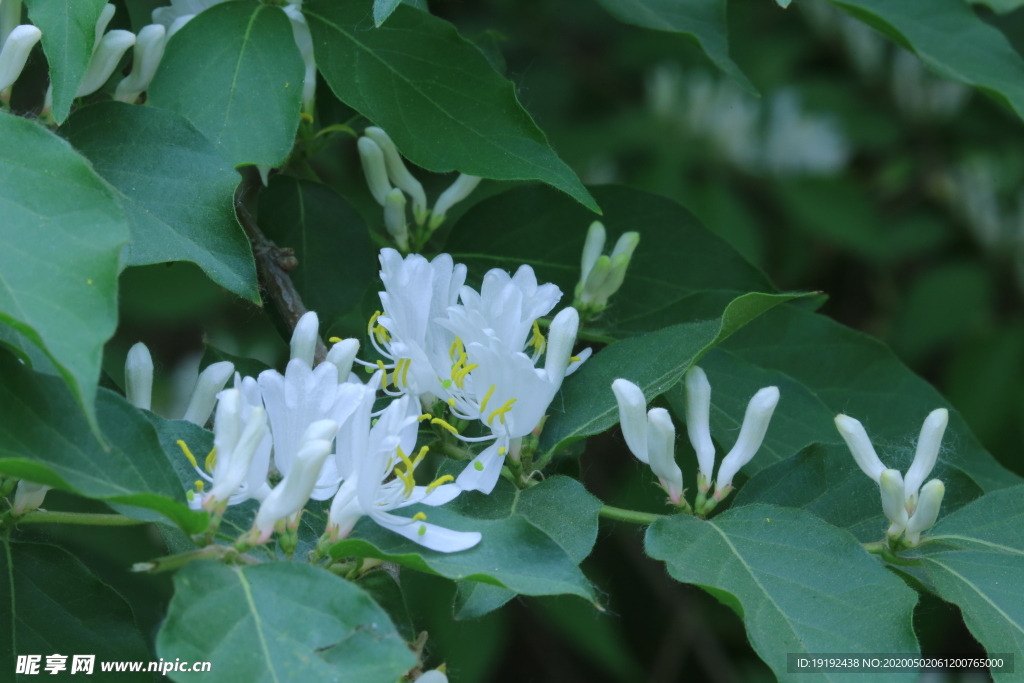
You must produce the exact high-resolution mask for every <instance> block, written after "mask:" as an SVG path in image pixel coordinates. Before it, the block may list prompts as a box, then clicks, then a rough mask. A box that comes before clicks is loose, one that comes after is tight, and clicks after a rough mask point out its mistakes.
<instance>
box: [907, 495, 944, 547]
mask: <svg viewBox="0 0 1024 683" xmlns="http://www.w3.org/2000/svg"><path fill="white" fill-rule="evenodd" d="M945 493H946V487H945V485H944V484H943V483H942V482H941V481H939V480H938V479H932V480H931V481H930V482H928V483H927V484H925V485H924V486H922V487H921V497H920V500H918V502H917V510H915V511H914V514H913V515H911V517H910V520H909V521H908V522H907V533H906V535H905V536H904V539H906V542H907V545H909V546H911V547H914V546H916V545H918V544H919V543H920V542H921V533H922V532H925V531H928V529H931V528H932V527H933V526H935V520H937V519H938V518H939V508H940V507H941V506H942V496H943V495H945Z"/></svg>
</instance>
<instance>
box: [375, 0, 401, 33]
mask: <svg viewBox="0 0 1024 683" xmlns="http://www.w3.org/2000/svg"><path fill="white" fill-rule="evenodd" d="M400 4H402V0H373V23H374V24H376V25H377V27H378V28H380V25H381V24H383V23H384V22H385V21H387V19H388V17H390V16H391V13H392V12H394V11H395V8H396V7H398V6H399V5H400Z"/></svg>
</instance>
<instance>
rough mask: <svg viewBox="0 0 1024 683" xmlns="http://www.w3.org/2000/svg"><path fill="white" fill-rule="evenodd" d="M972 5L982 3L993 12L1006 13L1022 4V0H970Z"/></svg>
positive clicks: (1023, 2) (1023, 0) (1023, 1)
mask: <svg viewBox="0 0 1024 683" xmlns="http://www.w3.org/2000/svg"><path fill="white" fill-rule="evenodd" d="M971 4H972V5H984V6H986V7H988V8H989V9H991V10H992V11H993V12H998V13H999V14H1008V13H1010V12H1012V11H1014V10H1015V9H1019V8H1020V7H1021V6H1024V0H971Z"/></svg>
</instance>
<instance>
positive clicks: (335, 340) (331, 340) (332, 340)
mask: <svg viewBox="0 0 1024 683" xmlns="http://www.w3.org/2000/svg"><path fill="white" fill-rule="evenodd" d="M327 341H329V342H331V343H332V344H337V343H338V342H340V341H341V337H331V338H330V339H328V340H327Z"/></svg>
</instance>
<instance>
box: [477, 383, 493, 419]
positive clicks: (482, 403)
mask: <svg viewBox="0 0 1024 683" xmlns="http://www.w3.org/2000/svg"><path fill="white" fill-rule="evenodd" d="M494 388H495V385H494V384H492V385H491V388H490V389H488V390H487V393H486V394H484V400H482V401H480V412H481V413H483V412H485V411H486V410H487V402H488V401H490V400H491V394H493V393H494Z"/></svg>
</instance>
